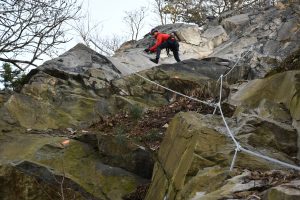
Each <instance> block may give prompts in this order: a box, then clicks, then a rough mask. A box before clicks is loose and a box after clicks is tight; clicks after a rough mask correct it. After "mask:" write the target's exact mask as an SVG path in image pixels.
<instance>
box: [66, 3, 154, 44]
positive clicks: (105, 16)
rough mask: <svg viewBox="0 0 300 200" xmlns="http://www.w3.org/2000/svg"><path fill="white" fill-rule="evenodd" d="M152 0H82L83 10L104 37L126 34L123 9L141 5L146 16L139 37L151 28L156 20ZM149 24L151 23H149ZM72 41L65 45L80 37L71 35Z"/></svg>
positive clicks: (75, 41)
mask: <svg viewBox="0 0 300 200" xmlns="http://www.w3.org/2000/svg"><path fill="white" fill-rule="evenodd" d="M152 2H154V1H153V0H83V11H86V10H88V11H89V15H90V19H91V22H92V24H97V23H99V26H98V27H99V30H98V32H99V34H101V36H103V37H105V36H108V35H112V34H116V35H120V36H123V37H124V36H128V33H129V32H128V30H129V28H128V26H126V24H125V23H124V21H123V18H124V17H125V11H133V10H136V9H139V8H141V7H146V8H147V11H146V17H145V22H144V26H143V29H142V30H141V32H140V33H141V34H140V36H139V37H142V36H143V35H144V34H146V33H147V32H149V31H150V30H151V28H153V27H151V25H152V26H156V25H158V24H159V22H158V21H156V20H154V19H155V15H154V14H153V12H152V9H153V8H152V6H151V4H152ZM150 24H151V25H150ZM73 38H74V39H73V41H72V42H70V44H68V45H67V47H66V48H68V47H69V46H71V47H72V46H74V45H75V44H77V43H78V42H80V38H78V37H76V36H73ZM128 39H129V38H128Z"/></svg>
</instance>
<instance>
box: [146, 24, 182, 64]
mask: <svg viewBox="0 0 300 200" xmlns="http://www.w3.org/2000/svg"><path fill="white" fill-rule="evenodd" d="M150 34H151V35H152V36H153V37H154V38H155V39H156V43H155V45H153V46H152V47H150V48H147V49H145V50H144V51H145V52H146V53H149V52H152V53H153V52H156V58H155V59H153V58H150V60H151V61H152V62H154V63H156V64H157V63H158V60H159V57H160V52H161V50H162V49H167V52H168V49H170V50H171V51H172V52H173V55H174V58H175V60H176V61H177V62H180V58H179V54H178V51H179V44H178V42H177V40H176V38H175V35H174V33H171V34H166V33H160V32H158V30H156V29H152V30H151V32H150Z"/></svg>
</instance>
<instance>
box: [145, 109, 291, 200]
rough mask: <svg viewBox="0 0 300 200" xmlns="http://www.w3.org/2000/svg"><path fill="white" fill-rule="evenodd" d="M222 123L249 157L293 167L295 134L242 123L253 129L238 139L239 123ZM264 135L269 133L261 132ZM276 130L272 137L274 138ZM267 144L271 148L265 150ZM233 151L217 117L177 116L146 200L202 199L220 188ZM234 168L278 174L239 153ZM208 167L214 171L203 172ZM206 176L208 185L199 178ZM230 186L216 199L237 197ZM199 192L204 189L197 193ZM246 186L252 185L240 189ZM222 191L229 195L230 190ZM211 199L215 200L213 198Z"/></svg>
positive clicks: (195, 114)
mask: <svg viewBox="0 0 300 200" xmlns="http://www.w3.org/2000/svg"><path fill="white" fill-rule="evenodd" d="M226 121H227V123H228V124H229V126H230V127H231V129H232V130H240V131H234V133H235V136H236V139H237V140H238V141H239V142H240V144H241V145H242V146H243V147H245V148H248V149H250V150H252V151H259V150H260V151H261V152H263V154H265V155H267V156H270V157H273V158H275V159H279V160H282V161H285V162H288V163H291V164H295V163H294V161H293V158H292V156H295V155H296V151H297V144H296V140H297V133H296V131H295V130H293V129H283V128H282V129H281V130H280V129H279V128H278V126H276V125H270V124H268V123H267V122H262V121H260V122H258V123H262V125H261V127H259V126H255V125H253V126H251V123H250V122H246V123H248V124H249V126H250V127H251V128H252V129H251V132H250V131H249V132H248V133H242V132H243V131H244V130H247V129H246V127H245V125H244V127H241V124H242V125H243V124H244V123H236V122H235V121H234V120H231V119H226ZM267 129H269V131H268V132H265V130H267ZM275 130H277V133H276V132H275V133H274V131H275ZM251 133H252V134H254V135H255V136H254V137H253V139H254V138H256V139H257V140H259V142H258V141H257V140H256V139H254V140H255V141H251V139H250V137H251ZM266 134H268V135H266ZM283 138H284V139H283ZM272 143H274V144H275V145H270V144H272ZM234 149H235V145H234V142H233V141H232V140H231V139H230V137H229V136H228V135H227V133H226V129H224V124H223V122H222V119H221V118H220V117H219V116H210V115H206V116H203V115H200V114H197V113H192V112H189V113H179V114H178V115H177V116H176V117H175V118H174V119H173V120H172V122H171V124H170V125H169V127H168V130H167V134H166V136H165V138H164V140H163V142H162V144H161V148H160V150H159V153H158V161H157V162H156V164H155V167H154V171H153V177H152V183H151V185H150V188H149V191H148V193H147V197H146V199H147V200H154V199H164V198H168V199H189V198H191V196H193V195H196V192H197V191H198V192H199V191H204V193H209V191H214V189H213V188H216V187H219V186H220V187H221V186H222V185H224V184H223V182H224V181H225V179H226V175H225V174H226V173H225V172H226V170H228V168H229V166H230V164H231V161H232V158H233V154H234ZM290 156H291V157H290ZM235 164H236V165H235V166H236V167H238V168H247V169H252V170H253V169H272V168H281V166H277V165H274V164H273V163H270V162H268V161H266V160H263V159H260V158H257V157H253V156H251V155H248V154H244V153H242V152H241V153H239V154H238V156H237V160H236V163H235ZM217 166H218V167H217ZM208 167H213V168H211V169H210V170H209V169H206V168H208ZM206 174H207V176H209V177H206V178H207V179H204V178H201V177H205V176H206ZM209 180H212V181H213V182H212V183H215V182H214V181H216V185H213V184H212V185H211V184H210V183H208V182H209ZM240 182H242V181H240ZM198 183H199V184H198ZM206 184H209V185H208V186H207V185H206ZM229 185H230V188H232V189H230V190H227V193H224V191H223V190H224V189H221V191H223V192H221V194H222V195H223V196H222V195H221V196H220V192H219V193H217V194H218V197H219V198H220V197H224V195H225V194H232V193H234V192H236V191H237V190H236V185H235V184H229ZM201 186H203V189H201V188H200V187H201ZM205 186H207V187H205ZM250 186H251V184H249V185H248V186H247V185H244V186H243V187H250ZM224 187H225V188H227V189H228V187H229V186H224ZM207 190H209V191H207ZM187 191H189V192H187ZM208 197H210V196H209V194H208V196H207V199H210V198H208ZM204 199H205V198H204ZM211 199H214V198H211ZM215 199H218V198H216V196H215Z"/></svg>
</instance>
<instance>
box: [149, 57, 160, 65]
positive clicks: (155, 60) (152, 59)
mask: <svg viewBox="0 0 300 200" xmlns="http://www.w3.org/2000/svg"><path fill="white" fill-rule="evenodd" d="M150 60H151V61H152V62H154V63H155V64H157V63H158V59H157V58H155V59H154V58H150Z"/></svg>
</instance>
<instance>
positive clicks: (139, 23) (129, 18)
mask: <svg viewBox="0 0 300 200" xmlns="http://www.w3.org/2000/svg"><path fill="white" fill-rule="evenodd" d="M125 14H126V16H125V17H124V18H123V20H124V22H125V23H126V24H127V25H128V26H129V28H130V35H131V40H137V38H138V36H139V33H140V31H141V29H142V28H143V26H144V19H145V17H146V7H141V8H139V9H137V10H133V11H126V12H125Z"/></svg>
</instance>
